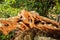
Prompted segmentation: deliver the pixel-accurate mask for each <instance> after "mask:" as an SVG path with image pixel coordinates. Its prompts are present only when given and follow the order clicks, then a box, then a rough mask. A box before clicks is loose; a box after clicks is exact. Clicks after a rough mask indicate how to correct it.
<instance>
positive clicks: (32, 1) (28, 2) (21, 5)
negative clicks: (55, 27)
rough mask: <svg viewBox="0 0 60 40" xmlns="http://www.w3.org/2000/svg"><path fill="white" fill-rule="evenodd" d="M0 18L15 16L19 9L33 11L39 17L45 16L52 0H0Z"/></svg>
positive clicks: (51, 4) (52, 4)
mask: <svg viewBox="0 0 60 40" xmlns="http://www.w3.org/2000/svg"><path fill="white" fill-rule="evenodd" d="M0 2H1V3H0V17H5V18H6V17H10V16H15V15H17V13H18V12H19V11H20V10H21V9H26V10H35V11H37V12H39V13H40V15H43V16H47V12H48V10H49V8H50V7H53V6H54V5H55V3H54V0H0Z"/></svg>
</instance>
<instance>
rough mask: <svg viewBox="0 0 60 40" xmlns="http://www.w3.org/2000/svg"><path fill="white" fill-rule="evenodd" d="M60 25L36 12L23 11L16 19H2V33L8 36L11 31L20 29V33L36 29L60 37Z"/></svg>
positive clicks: (0, 29) (0, 27) (0, 21)
mask: <svg viewBox="0 0 60 40" xmlns="http://www.w3.org/2000/svg"><path fill="white" fill-rule="evenodd" d="M59 27H60V23H58V22H56V21H53V20H50V19H48V18H45V17H42V16H40V15H38V14H37V13H35V12H29V11H26V10H23V11H21V13H19V14H18V16H16V17H12V18H7V19H5V20H3V19H0V31H2V33H3V34H5V35H8V34H9V33H10V32H11V31H13V30H15V29H16V28H19V30H20V32H24V31H26V30H29V29H32V28H36V29H39V30H40V31H45V32H46V33H50V34H53V35H54V34H55V35H56V36H57V37H60V28H59Z"/></svg>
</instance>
